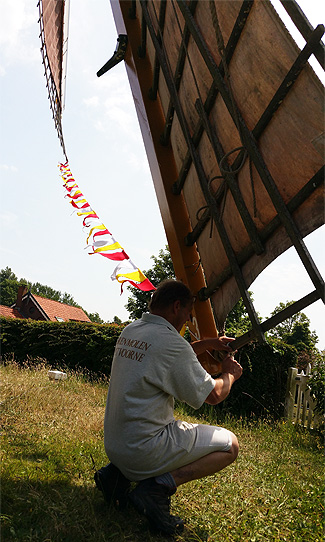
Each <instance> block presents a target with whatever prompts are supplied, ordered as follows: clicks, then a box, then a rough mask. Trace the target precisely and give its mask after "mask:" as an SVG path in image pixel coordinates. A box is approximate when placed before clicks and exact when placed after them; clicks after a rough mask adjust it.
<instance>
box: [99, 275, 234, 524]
mask: <svg viewBox="0 0 325 542" xmlns="http://www.w3.org/2000/svg"><path fill="white" fill-rule="evenodd" d="M193 301H194V298H193V295H192V293H191V292H190V290H189V289H188V288H187V286H185V285H184V284H183V283H182V282H180V281H176V280H167V281H165V282H163V283H161V284H160V286H159V287H158V288H157V290H156V291H155V292H154V294H153V295H152V299H151V301H150V304H149V310H150V313H145V314H143V315H142V318H141V319H140V320H137V321H135V322H133V323H131V324H129V325H128V326H127V327H126V328H125V329H124V330H123V332H122V333H121V335H120V337H119V340H118V342H117V344H116V348H115V353H114V359H113V363H112V370H111V378H110V384H109V392H108V397H107V404H106V412H105V421H104V444H105V451H106V454H107V456H108V457H109V459H110V463H109V464H108V465H107V466H105V467H103V468H102V469H100V470H99V471H97V472H96V474H95V481H96V484H97V487H99V488H100V489H101V490H102V491H103V493H104V495H105V497H106V499H107V500H108V501H113V502H114V503H115V504H117V505H119V506H120V507H123V506H125V505H126V502H127V500H129V501H130V502H131V503H132V504H133V506H134V507H135V508H136V509H137V510H138V511H139V512H140V513H141V514H144V515H145V516H146V517H147V518H148V520H149V522H150V524H151V526H153V527H154V528H155V529H157V530H159V531H161V532H164V533H166V534H173V533H177V532H181V531H182V529H183V526H184V525H183V521H182V520H181V519H180V518H179V517H176V516H172V515H171V514H170V497H171V495H173V494H174V493H175V492H176V489H177V487H178V486H180V485H181V484H184V483H186V482H189V481H191V480H196V479H199V478H203V477H205V476H209V475H211V474H214V473H215V472H218V471H220V470H222V469H224V468H225V467H227V465H230V464H231V463H232V462H233V461H235V459H236V457H237V455H238V441H237V438H236V436H235V435H234V434H233V433H231V432H230V431H228V430H227V429H224V428H221V427H217V426H210V425H201V424H192V423H187V422H183V421H180V420H175V418H174V398H176V399H178V400H179V401H185V402H186V403H188V404H189V405H190V406H192V407H193V408H195V409H198V408H199V407H201V406H202V404H203V403H204V402H205V403H208V404H210V405H216V404H218V403H220V402H221V401H223V400H224V399H225V398H226V397H227V395H228V394H229V392H230V390H231V387H232V385H233V383H234V382H235V381H236V380H237V379H238V378H240V376H241V374H242V367H241V366H240V365H239V363H238V362H237V361H236V360H235V359H234V358H233V357H232V355H231V354H228V355H227V356H226V357H225V358H224V360H223V362H222V373H221V375H220V376H219V377H218V378H216V379H214V378H212V376H211V375H210V374H209V373H207V372H206V371H205V369H204V368H203V367H202V365H201V364H200V363H199V361H198V358H197V355H199V354H201V353H203V352H204V351H205V350H212V349H214V350H225V351H228V352H230V351H231V348H230V347H229V346H228V343H229V342H230V341H231V340H232V339H231V338H229V337H220V338H213V339H203V340H201V341H196V342H194V343H192V344H189V343H188V342H187V341H186V340H185V339H183V337H182V336H181V335H180V334H179V332H180V330H181V329H182V327H183V325H184V324H185V322H187V321H189V320H190V318H191V311H192V308H193ZM130 481H132V482H138V484H137V486H136V487H135V489H133V490H132V491H130Z"/></svg>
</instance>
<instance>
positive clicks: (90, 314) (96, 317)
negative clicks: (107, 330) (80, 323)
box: [83, 309, 104, 324]
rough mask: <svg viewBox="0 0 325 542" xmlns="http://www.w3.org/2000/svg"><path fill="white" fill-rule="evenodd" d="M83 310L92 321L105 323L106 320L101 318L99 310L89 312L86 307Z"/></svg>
mask: <svg viewBox="0 0 325 542" xmlns="http://www.w3.org/2000/svg"><path fill="white" fill-rule="evenodd" d="M83 311H84V312H85V313H86V314H87V316H88V318H89V320H90V321H91V322H95V323H96V324H104V320H102V319H101V317H100V316H99V314H98V312H87V311H85V309H83Z"/></svg>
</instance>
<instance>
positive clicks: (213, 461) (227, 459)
mask: <svg viewBox="0 0 325 542" xmlns="http://www.w3.org/2000/svg"><path fill="white" fill-rule="evenodd" d="M231 438H232V445H231V448H230V449H229V450H228V451H227V452H212V453H210V454H208V455H206V456H204V457H201V458H200V459H197V460H196V461H194V462H193V463H189V465H185V466H184V467H180V468H178V469H175V470H173V471H171V472H170V474H171V475H172V477H173V478H174V480H175V484H176V486H177V487H178V486H180V485H181V484H185V483H186V482H190V481H191V480H197V479H199V478H204V477H205V476H210V475H211V474H214V473H215V472H219V471H220V470H222V469H224V468H225V467H227V466H228V465H230V464H231V463H233V462H234V461H235V460H236V458H237V455H238V440H237V437H236V436H235V435H234V434H233V433H231Z"/></svg>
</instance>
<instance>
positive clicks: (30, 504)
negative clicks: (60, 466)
mask: <svg viewBox="0 0 325 542" xmlns="http://www.w3.org/2000/svg"><path fill="white" fill-rule="evenodd" d="M1 493H2V512H1V518H2V520H1V539H2V540H5V541H6V542H18V541H19V542H32V541H33V542H86V541H87V542H104V541H105V542H107V541H111V540H112V541H115V542H124V541H125V542H126V541H127V542H158V541H164V540H171V539H172V540H175V541H177V542H182V541H184V542H185V541H186V542H187V541H188V542H190V541H193V542H194V541H196V542H200V541H203V540H206V536H207V535H204V534H203V533H200V534H199V533H195V532H193V531H190V530H189V529H187V528H185V530H184V532H183V533H182V535H179V536H176V537H165V536H163V535H161V534H159V533H154V532H152V531H151V530H150V529H149V526H148V522H147V520H146V518H144V517H142V516H140V515H139V514H138V513H137V512H136V511H135V510H134V509H133V508H132V507H130V506H129V507H128V508H127V509H126V510H123V511H118V510H116V509H115V508H114V507H113V506H109V505H108V504H107V503H106V502H105V501H104V499H103V496H102V494H101V492H100V491H98V489H97V488H96V487H95V486H93V485H90V484H89V482H87V485H85V482H84V481H83V482H82V481H80V485H78V484H74V485H73V484H71V483H69V482H67V481H64V482H60V483H45V482H41V481H40V482H37V481H36V482H35V481H29V480H28V477H27V478H24V479H19V480H14V479H13V478H10V477H9V478H8V477H6V476H4V477H3V479H2V483H1ZM202 534H203V538H201V537H202Z"/></svg>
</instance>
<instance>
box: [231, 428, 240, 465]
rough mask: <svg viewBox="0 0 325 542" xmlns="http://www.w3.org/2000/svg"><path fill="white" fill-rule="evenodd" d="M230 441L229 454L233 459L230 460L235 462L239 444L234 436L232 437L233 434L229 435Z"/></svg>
mask: <svg viewBox="0 0 325 542" xmlns="http://www.w3.org/2000/svg"><path fill="white" fill-rule="evenodd" d="M231 440H232V444H231V447H230V450H229V453H231V455H232V458H233V459H232V460H233V461H235V460H236V459H237V456H238V452H239V444H238V440H237V437H236V435H234V433H231Z"/></svg>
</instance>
